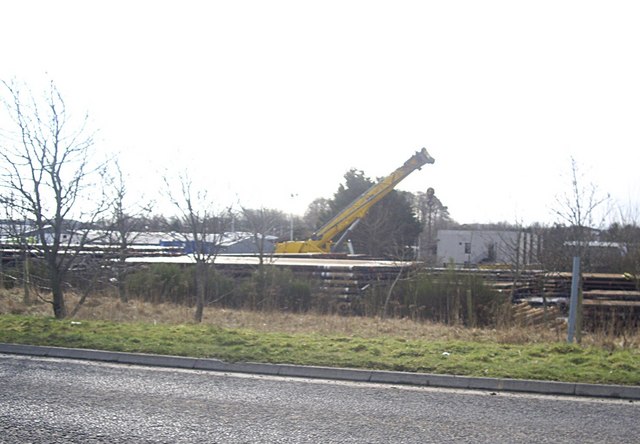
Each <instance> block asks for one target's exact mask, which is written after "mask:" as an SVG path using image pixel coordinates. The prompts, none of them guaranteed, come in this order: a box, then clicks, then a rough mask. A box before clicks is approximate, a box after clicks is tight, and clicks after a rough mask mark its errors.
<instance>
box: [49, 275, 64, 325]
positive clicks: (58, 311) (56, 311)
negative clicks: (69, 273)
mask: <svg viewBox="0 0 640 444" xmlns="http://www.w3.org/2000/svg"><path fill="white" fill-rule="evenodd" d="M51 293H52V295H53V315H54V316H55V317H56V319H64V318H66V317H67V307H66V306H65V303H64V292H63V291H62V282H61V281H60V276H59V275H58V273H56V272H55V271H52V272H51Z"/></svg>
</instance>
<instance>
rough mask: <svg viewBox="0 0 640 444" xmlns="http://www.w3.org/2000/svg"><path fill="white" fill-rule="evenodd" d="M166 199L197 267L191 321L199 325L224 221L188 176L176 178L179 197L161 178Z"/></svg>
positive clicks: (167, 182) (203, 192)
mask: <svg viewBox="0 0 640 444" xmlns="http://www.w3.org/2000/svg"><path fill="white" fill-rule="evenodd" d="M164 181H165V185H166V189H167V195H168V196H169V199H170V201H171V203H172V204H173V205H174V206H175V207H176V208H177V210H178V211H179V213H180V218H181V222H182V225H183V227H184V228H185V229H186V230H187V231H186V232H183V233H179V234H177V235H178V236H180V237H182V241H184V243H185V245H186V246H188V250H189V251H190V252H191V254H192V256H193V259H194V261H195V263H196V272H195V284H196V310H195V313H194V316H193V318H194V320H195V321H196V322H202V314H203V312H204V305H205V295H206V283H207V277H208V274H209V271H210V268H211V267H213V266H215V258H216V256H217V255H218V254H219V253H220V251H221V249H222V239H223V236H224V228H225V218H224V217H223V216H221V215H220V214H228V210H227V211H226V212H223V213H220V214H217V213H216V212H215V210H214V208H215V207H214V204H213V202H212V201H211V200H210V198H209V194H208V193H207V191H206V190H195V189H194V186H193V182H192V180H191V179H190V178H189V177H188V175H187V173H186V172H184V173H181V174H180V175H179V177H178V188H179V190H180V193H179V194H178V195H176V194H175V192H174V191H173V186H172V185H171V183H170V181H169V179H168V178H167V177H166V175H165V178H164Z"/></svg>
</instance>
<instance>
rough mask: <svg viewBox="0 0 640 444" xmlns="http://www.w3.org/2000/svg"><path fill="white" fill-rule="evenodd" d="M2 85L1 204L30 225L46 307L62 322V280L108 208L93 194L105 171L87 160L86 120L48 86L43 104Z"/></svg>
mask: <svg viewBox="0 0 640 444" xmlns="http://www.w3.org/2000/svg"><path fill="white" fill-rule="evenodd" d="M1 86H2V87H3V89H4V93H5V94H3V104H4V108H5V110H6V111H7V116H8V118H9V122H10V123H9V124H8V125H9V126H10V127H7V129H6V132H3V133H2V148H1V149H0V169H1V173H0V199H1V202H2V203H3V204H4V205H11V206H13V210H14V211H15V213H17V214H19V215H20V216H22V217H23V218H26V219H30V220H32V221H33V224H34V228H35V233H34V235H35V236H36V237H37V243H36V245H33V246H32V247H33V248H37V249H38V250H39V254H41V255H42V257H43V258H44V262H45V265H46V268H47V271H48V280H49V285H50V290H51V294H52V299H51V300H49V301H48V302H50V303H51V305H52V307H53V313H54V315H55V317H56V318H64V317H65V316H66V315H67V308H66V305H65V299H64V290H63V282H64V278H65V275H66V274H67V272H68V271H69V269H70V267H71V266H72V264H73V263H74V262H75V261H76V259H77V257H78V254H79V252H80V251H81V249H82V247H83V246H84V245H85V244H86V243H87V241H88V234H89V231H88V230H87V229H86V228H87V227H88V226H90V224H91V223H92V222H94V221H95V220H96V219H97V218H98V217H99V215H100V214H101V213H102V212H103V211H104V209H105V201H104V199H103V195H102V194H101V193H97V192H96V191H95V186H96V185H97V183H100V181H98V182H97V183H96V182H94V180H95V179H97V178H101V177H102V176H101V175H100V174H97V173H100V172H101V171H102V169H103V168H104V164H102V165H96V164H95V159H94V157H92V151H93V145H94V141H93V134H92V133H90V132H89V131H88V130H87V123H88V116H87V115H85V116H84V117H83V119H82V120H81V121H80V122H79V124H78V125H76V124H75V121H74V120H73V119H72V117H71V115H70V113H69V112H68V110H67V108H66V105H65V102H64V100H63V98H62V95H61V94H60V92H59V91H58V89H57V88H56V86H55V85H54V83H53V82H51V83H50V84H49V86H48V88H47V90H46V91H45V92H44V93H43V94H42V96H41V97H36V96H34V95H33V94H32V93H31V91H30V90H29V89H28V88H21V87H19V86H18V85H17V84H16V82H11V83H9V82H5V81H3V82H2V83H1ZM88 191H92V193H91V197H90V198H89V196H88V195H87V192H88ZM14 196H15V198H14ZM96 197H97V198H96ZM85 198H86V200H85ZM72 218H73V219H72ZM79 221H82V223H81V222H79Z"/></svg>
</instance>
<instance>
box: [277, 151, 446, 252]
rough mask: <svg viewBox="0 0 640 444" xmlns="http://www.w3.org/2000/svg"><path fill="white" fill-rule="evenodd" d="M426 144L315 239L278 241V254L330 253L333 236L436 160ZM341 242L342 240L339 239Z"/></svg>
mask: <svg viewBox="0 0 640 444" xmlns="http://www.w3.org/2000/svg"><path fill="white" fill-rule="evenodd" d="M434 162H435V160H434V158H433V157H431V156H430V155H429V153H428V152H427V149H426V148H422V150H420V151H417V152H416V153H415V154H414V155H413V156H411V157H410V158H409V160H407V161H406V162H405V163H404V164H403V165H402V166H401V167H400V168H398V169H396V170H395V171H394V172H392V173H391V174H389V175H388V176H387V177H385V178H384V179H382V180H381V181H380V182H378V183H376V184H374V185H372V186H371V187H370V188H369V189H368V190H367V191H365V192H364V193H362V194H361V195H360V196H359V197H358V198H357V199H356V200H354V201H353V202H351V204H349V205H348V206H347V207H346V208H344V209H343V210H342V211H340V212H339V213H338V214H336V215H335V216H334V217H333V218H332V219H331V220H330V221H329V222H327V223H326V224H324V225H323V226H322V227H320V228H319V229H318V230H317V231H316V232H315V233H313V235H312V236H311V239H308V240H305V241H289V242H280V243H278V244H276V250H275V252H276V254H284V253H329V252H330V251H331V249H332V245H333V239H334V238H335V237H336V236H337V235H338V234H340V233H342V232H345V231H346V230H348V229H349V228H350V227H351V228H353V227H354V226H355V224H357V223H358V222H359V221H360V219H362V218H363V217H364V216H365V215H366V214H367V212H368V211H369V209H371V207H372V206H373V205H375V204H376V203H378V202H379V201H380V200H381V199H382V198H383V197H385V196H386V195H387V194H389V193H390V192H391V191H392V190H393V189H394V188H395V186H396V185H398V183H400V181H402V180H403V179H404V178H405V177H407V176H408V175H409V174H411V173H412V172H413V171H415V170H417V169H420V168H421V167H422V166H423V165H425V164H427V163H429V164H431V163H434ZM338 243H339V242H338Z"/></svg>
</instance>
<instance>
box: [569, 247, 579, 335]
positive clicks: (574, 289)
mask: <svg viewBox="0 0 640 444" xmlns="http://www.w3.org/2000/svg"><path fill="white" fill-rule="evenodd" d="M579 284H580V257H578V256H574V258H573V271H572V274H571V297H570V299H569V329H568V332H567V342H569V343H571V342H573V338H574V336H575V333H576V320H577V318H578V287H579Z"/></svg>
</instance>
